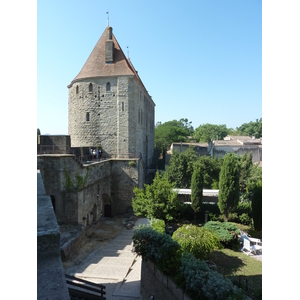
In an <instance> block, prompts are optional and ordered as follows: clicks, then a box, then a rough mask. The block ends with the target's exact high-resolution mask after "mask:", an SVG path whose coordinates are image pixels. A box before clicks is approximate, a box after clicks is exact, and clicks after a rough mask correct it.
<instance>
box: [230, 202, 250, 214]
mask: <svg viewBox="0 0 300 300" xmlns="http://www.w3.org/2000/svg"><path fill="white" fill-rule="evenodd" d="M232 212H235V213H237V214H238V216H240V215H242V214H248V215H249V216H251V213H252V206H251V203H250V202H239V204H238V205H237V206H236V207H235V208H234V209H232Z"/></svg>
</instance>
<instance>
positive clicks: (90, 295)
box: [65, 274, 106, 300]
mask: <svg viewBox="0 0 300 300" xmlns="http://www.w3.org/2000/svg"><path fill="white" fill-rule="evenodd" d="M65 278H66V282H67V286H68V289H69V294H70V299H71V300H72V299H85V300H106V298H105V297H104V295H105V294H106V292H105V291H104V290H105V286H104V285H102V284H97V283H93V282H90V281H87V280H83V279H80V278H77V277H74V276H70V275H67V274H66V275H65Z"/></svg>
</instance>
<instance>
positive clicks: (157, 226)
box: [150, 218, 166, 233]
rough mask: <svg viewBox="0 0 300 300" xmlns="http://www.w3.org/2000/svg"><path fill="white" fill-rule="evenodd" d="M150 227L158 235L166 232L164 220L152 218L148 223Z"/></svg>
mask: <svg viewBox="0 0 300 300" xmlns="http://www.w3.org/2000/svg"><path fill="white" fill-rule="evenodd" d="M150 227H151V228H152V229H153V230H156V231H158V232H160V233H165V232H166V224H165V221H164V220H160V219H154V218H152V219H151V221H150Z"/></svg>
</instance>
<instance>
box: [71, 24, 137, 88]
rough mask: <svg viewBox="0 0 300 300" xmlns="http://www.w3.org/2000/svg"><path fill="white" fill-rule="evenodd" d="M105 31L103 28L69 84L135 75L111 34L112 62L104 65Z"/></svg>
mask: <svg viewBox="0 0 300 300" xmlns="http://www.w3.org/2000/svg"><path fill="white" fill-rule="evenodd" d="M107 31H108V30H107V28H105V30H104V32H103V34H102V35H101V37H100V39H99V40H98V42H97V44H96V46H95V47H94V49H93V51H92V53H91V54H90V56H89V58H88V59H87V61H86V62H85V64H84V66H83V67H82V69H81V71H80V72H79V74H78V75H77V76H76V77H75V78H74V79H73V81H72V82H71V84H73V83H74V82H76V81H77V80H80V79H85V78H92V77H102V76H105V77H106V76H121V75H137V74H136V71H135V70H134V68H133V66H132V64H131V63H129V62H128V60H127V58H126V57H125V55H124V52H123V51H122V49H121V47H120V45H119V43H118V41H117V39H116V38H115V36H114V34H112V40H113V42H114V60H113V63H105V42H106V40H107ZM138 79H139V77H138ZM139 80H140V79H139Z"/></svg>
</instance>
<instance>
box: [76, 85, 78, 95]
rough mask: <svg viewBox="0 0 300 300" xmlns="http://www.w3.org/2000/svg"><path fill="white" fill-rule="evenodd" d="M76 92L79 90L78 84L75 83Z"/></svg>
mask: <svg viewBox="0 0 300 300" xmlns="http://www.w3.org/2000/svg"><path fill="white" fill-rule="evenodd" d="M78 92H79V86H78V85H76V94H78Z"/></svg>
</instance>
